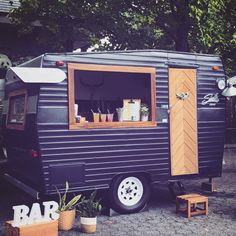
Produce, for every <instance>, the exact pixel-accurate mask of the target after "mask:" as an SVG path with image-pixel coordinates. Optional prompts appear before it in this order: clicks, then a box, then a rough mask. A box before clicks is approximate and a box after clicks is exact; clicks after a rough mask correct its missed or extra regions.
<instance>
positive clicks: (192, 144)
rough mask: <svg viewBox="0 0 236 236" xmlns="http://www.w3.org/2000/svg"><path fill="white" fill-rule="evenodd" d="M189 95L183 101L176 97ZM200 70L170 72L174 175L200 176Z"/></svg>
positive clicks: (175, 70)
mask: <svg viewBox="0 0 236 236" xmlns="http://www.w3.org/2000/svg"><path fill="white" fill-rule="evenodd" d="M182 92H188V93H189V97H188V98H187V99H185V100H182V99H180V98H178V97H177V96H176V94H179V93H182ZM196 94H197V91H196V70H194V69H176V68H171V69H169V104H170V152H171V175H172V176H176V175H188V174H197V173H198V154H197V96H196Z"/></svg>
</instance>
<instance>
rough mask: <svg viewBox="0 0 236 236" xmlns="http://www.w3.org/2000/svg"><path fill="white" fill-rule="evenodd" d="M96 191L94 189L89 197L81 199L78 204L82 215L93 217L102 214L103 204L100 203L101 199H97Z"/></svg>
mask: <svg viewBox="0 0 236 236" xmlns="http://www.w3.org/2000/svg"><path fill="white" fill-rule="evenodd" d="M96 193H97V192H96V191H94V192H92V193H91V195H90V197H89V198H88V199H86V197H83V198H82V199H81V201H80V202H79V204H78V205H77V210H78V212H79V215H80V216H82V217H88V218H91V217H96V216H98V215H100V214H101V211H102V206H101V204H100V200H98V201H96V200H95V196H96Z"/></svg>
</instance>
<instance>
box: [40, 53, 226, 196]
mask: <svg viewBox="0 0 236 236" xmlns="http://www.w3.org/2000/svg"><path fill="white" fill-rule="evenodd" d="M57 60H63V61H65V62H77V63H91V64H106V65H127V66H148V67H155V68H156V71H157V74H156V78H157V80H156V91H157V94H156V95H157V96H156V106H157V108H160V107H161V106H162V105H168V65H167V63H168V62H174V63H184V64H186V65H188V64H190V63H191V64H197V65H198V66H199V67H198V69H197V77H198V82H197V83H198V111H200V110H201V113H202V114H203V115H202V116H199V119H198V120H199V121H198V132H199V136H198V137H199V166H200V173H204V170H205V169H207V170H208V168H209V166H210V167H215V166H216V165H218V166H219V162H220V161H221V158H222V156H221V154H220V153H219V151H220V150H223V146H222V138H223V133H224V127H223V126H224V120H222V119H221V118H217V117H215V118H216V120H214V116H212V115H211V116H210V118H209V119H211V120H210V121H209V122H204V119H203V118H201V117H204V116H205V115H204V114H205V113H204V112H205V110H206V109H205V108H202V105H201V101H202V100H203V97H204V96H205V95H206V94H208V93H215V92H217V90H216V86H215V80H216V78H217V77H223V76H224V73H223V70H221V71H220V72H213V71H212V70H211V67H212V66H215V65H219V66H221V61H220V59H219V58H218V57H214V56H206V55H195V54H181V53H173V52H165V51H133V52H113V53H88V54H68V55H66V54H46V55H45V56H44V61H43V67H55V62H56V61H57ZM62 69H63V70H65V71H66V66H65V67H63V68H62ZM209 109H210V111H214V110H215V109H218V110H219V109H220V113H224V100H223V99H221V102H220V103H218V104H217V105H216V107H209ZM209 109H208V110H209ZM211 114H212V113H211ZM157 116H158V114H157ZM202 119H203V120H202ZM219 119H221V120H219ZM38 133H39V142H40V148H41V154H42V162H43V168H44V176H45V180H46V190H47V191H48V192H50V190H51V187H52V186H50V181H49V179H50V173H49V166H50V164H52V163H68V162H70V161H71V162H73V161H78V160H79V161H81V162H84V163H85V183H86V186H87V187H81V188H80V189H84V188H85V189H87V188H89V187H93V186H95V185H96V186H100V187H107V186H108V184H109V182H110V180H111V178H112V177H113V175H114V174H115V173H123V172H135V171H137V172H140V171H148V172H149V173H151V174H152V177H153V180H156V181H157V180H161V179H168V178H169V168H170V164H169V124H168V123H161V122H160V121H159V122H158V125H157V127H155V128H142V129H137V128H130V129H96V130H68V97H67V81H64V82H62V83H60V84H52V85H49V84H48V85H41V89H40V96H39V107H38ZM213 135H216V136H217V137H218V136H219V138H220V139H218V138H217V137H216V138H215V139H214V138H213ZM219 140H220V141H219ZM207 147H210V148H207ZM210 150H215V151H212V152H211V151H210Z"/></svg>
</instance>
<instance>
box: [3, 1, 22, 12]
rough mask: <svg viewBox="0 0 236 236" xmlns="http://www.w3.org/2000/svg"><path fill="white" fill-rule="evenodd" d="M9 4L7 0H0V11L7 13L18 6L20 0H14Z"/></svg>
mask: <svg viewBox="0 0 236 236" xmlns="http://www.w3.org/2000/svg"><path fill="white" fill-rule="evenodd" d="M12 2H13V3H12V4H11V3H10V1H9V0H0V12H4V13H9V12H10V11H11V10H13V9H15V8H18V7H19V6H20V1H18V0H14V1H12Z"/></svg>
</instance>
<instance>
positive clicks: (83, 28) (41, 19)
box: [9, 0, 96, 52]
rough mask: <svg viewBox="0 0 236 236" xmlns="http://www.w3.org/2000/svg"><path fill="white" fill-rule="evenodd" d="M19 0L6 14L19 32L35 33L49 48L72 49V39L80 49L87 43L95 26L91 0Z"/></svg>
mask: <svg viewBox="0 0 236 236" xmlns="http://www.w3.org/2000/svg"><path fill="white" fill-rule="evenodd" d="M91 2H92V1H91ZM94 2H95V1H94ZM20 3H21V6H20V7H19V8H17V9H14V10H13V12H12V13H10V15H9V16H10V19H11V20H12V22H13V23H14V24H16V25H17V26H18V28H19V31H20V33H21V34H29V33H31V34H32V33H36V35H37V37H36V40H37V41H38V43H39V44H41V45H46V47H47V48H48V49H50V51H57V52H58V51H72V50H73V49H74V42H75V41H77V42H78V43H79V44H80V45H79V46H80V47H81V48H83V49H87V48H88V47H89V46H90V40H91V39H92V37H93V34H92V33H91V32H92V30H95V29H96V28H95V26H94V21H93V20H94V14H93V7H94V5H93V2H92V3H91V4H90V3H88V2H87V1H86V0H79V1H67V0H21V1H20Z"/></svg>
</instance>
